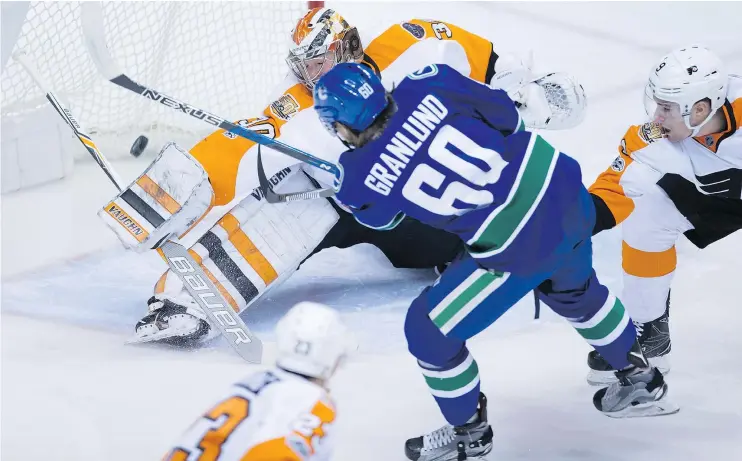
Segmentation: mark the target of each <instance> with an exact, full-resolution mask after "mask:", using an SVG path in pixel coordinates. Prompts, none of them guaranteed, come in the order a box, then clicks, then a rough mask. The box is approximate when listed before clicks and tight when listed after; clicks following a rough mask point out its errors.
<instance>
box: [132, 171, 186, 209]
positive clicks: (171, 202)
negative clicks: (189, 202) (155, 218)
mask: <svg viewBox="0 0 742 461" xmlns="http://www.w3.org/2000/svg"><path fill="white" fill-rule="evenodd" d="M137 184H139V187H141V188H142V189H144V191H145V192H146V193H148V194H149V195H151V196H152V198H154V199H155V200H157V203H159V204H160V205H162V207H163V208H165V209H166V210H167V211H168V212H169V213H170V214H175V213H177V212H178V210H180V204H179V203H178V202H176V201H175V199H174V198H172V197H171V196H170V194H168V193H167V192H165V190H164V189H163V188H161V187H160V185H159V184H157V183H156V182H154V181H153V180H152V178H150V177H149V176H147V175H146V174H145V175H142V177H141V178H139V179H137Z"/></svg>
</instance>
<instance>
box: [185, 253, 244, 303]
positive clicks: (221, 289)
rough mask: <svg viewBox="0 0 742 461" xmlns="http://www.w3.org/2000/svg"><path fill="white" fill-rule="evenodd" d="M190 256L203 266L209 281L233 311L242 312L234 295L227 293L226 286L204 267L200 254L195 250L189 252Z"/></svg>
mask: <svg viewBox="0 0 742 461" xmlns="http://www.w3.org/2000/svg"><path fill="white" fill-rule="evenodd" d="M188 254H190V255H191V256H193V259H195V260H196V262H197V263H198V264H199V265H201V269H203V270H204V273H205V274H206V276H207V277H208V278H209V280H211V282H212V283H213V284H214V286H215V287H216V289H217V290H219V293H221V294H222V296H224V299H226V300H227V302H228V303H229V305H230V306H232V309H234V311H235V312H239V311H240V307H239V306H238V305H237V301H235V300H234V298H233V297H232V295H230V294H229V292H228V291H227V289H226V288H224V285H222V283H221V282H220V281H219V280H217V279H216V277H214V274H212V273H211V271H210V270H209V269H207V268H206V266H204V265H203V264H201V261H202V259H201V256H200V255H199V254H198V253H196V252H195V251H193V250H188Z"/></svg>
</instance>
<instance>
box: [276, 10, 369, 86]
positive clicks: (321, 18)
mask: <svg viewBox="0 0 742 461" xmlns="http://www.w3.org/2000/svg"><path fill="white" fill-rule="evenodd" d="M361 58H363V45H362V44H361V38H360V36H359V35H358V30H357V29H356V28H355V27H350V25H349V24H348V22H347V21H346V20H345V19H343V17H342V16H340V15H339V14H338V13H336V12H335V11H334V10H331V9H329V8H314V9H312V10H310V11H309V12H308V13H307V14H305V15H304V16H303V17H302V18H301V19H300V20H299V22H298V23H297V24H296V27H294V29H293V30H292V31H291V43H290V48H289V55H288V57H287V58H286V63H287V64H288V66H289V69H291V72H292V73H293V74H294V75H295V76H296V78H298V79H299V80H300V81H301V82H302V83H304V84H305V85H306V86H307V88H309V89H310V90H311V89H312V88H313V87H314V84H315V83H317V80H319V78H320V77H321V76H323V75H324V74H326V73H327V72H328V71H329V70H330V69H332V68H333V66H335V64H337V63H341V62H355V61H359V60H360V59H361Z"/></svg>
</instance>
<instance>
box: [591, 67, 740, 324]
mask: <svg viewBox="0 0 742 461" xmlns="http://www.w3.org/2000/svg"><path fill="white" fill-rule="evenodd" d="M719 110H720V111H721V113H722V115H723V116H724V119H725V121H726V128H725V129H724V130H723V131H721V132H719V133H714V134H710V135H706V136H697V137H692V138H688V139H685V140H683V141H681V142H677V143H673V142H670V141H668V140H667V139H665V138H663V137H662V133H661V130H660V128H659V127H658V126H657V125H655V124H651V123H647V124H644V125H637V126H632V127H630V128H629V130H628V131H627V132H626V135H625V136H624V138H623V139H622V140H621V144H620V145H619V148H618V151H619V155H618V157H616V159H615V160H614V161H613V164H612V165H611V166H610V167H609V168H608V169H607V170H606V171H605V172H603V173H602V174H601V175H600V176H599V177H598V179H597V180H596V181H595V183H594V184H593V185H592V186H591V187H590V189H589V190H590V192H591V193H592V194H593V196H594V197H595V198H594V201H595V204H596V215H597V225H596V227H597V228H598V229H605V228H609V227H613V226H615V225H617V224H619V223H622V224H623V226H622V237H623V242H622V249H621V260H622V268H623V286H624V290H623V294H622V296H621V299H622V301H623V303H624V305H625V306H626V307H627V309H628V311H629V312H630V313H631V316H632V318H634V320H637V321H639V322H648V321H651V320H654V319H657V318H659V317H660V316H662V315H663V313H664V312H665V310H666V309H667V308H668V306H669V302H670V292H669V290H670V284H671V282H672V279H673V276H674V273H675V269H676V267H677V250H676V247H675V244H676V242H677V240H678V238H679V237H680V236H681V235H685V236H686V237H687V238H688V239H689V240H690V241H691V242H692V243H693V244H695V245H696V246H698V247H699V248H704V247H706V246H707V245H710V244H711V243H713V242H715V241H717V240H719V239H722V238H724V237H725V236H727V235H729V234H731V233H732V232H736V231H737V230H739V229H741V228H742V130H741V129H740V128H742V78H740V77H731V78H730V81H729V91H728V96H727V101H726V103H725V104H724V106H722V107H721V108H720V109H719Z"/></svg>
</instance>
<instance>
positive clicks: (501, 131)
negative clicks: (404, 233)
mask: <svg viewBox="0 0 742 461" xmlns="http://www.w3.org/2000/svg"><path fill="white" fill-rule="evenodd" d="M393 96H394V99H395V101H396V103H397V106H398V110H397V112H396V113H395V114H394V115H393V116H392V118H391V119H390V121H389V124H388V125H387V128H386V130H385V131H384V133H383V134H382V135H381V136H380V137H379V138H377V139H376V140H374V141H372V142H370V143H368V144H366V145H364V146H363V147H361V148H358V149H354V150H349V151H346V152H344V153H343V154H342V155H341V156H340V161H339V163H340V166H341V168H342V171H343V178H342V182H341V184H340V188H339V190H338V192H337V194H336V198H337V199H338V200H339V201H340V202H341V203H343V204H345V205H346V206H348V207H349V208H350V209H351V210H352V211H353V214H354V215H355V217H356V219H357V220H358V221H359V222H361V223H362V224H364V225H366V226H368V227H371V228H375V229H391V228H393V227H394V226H395V225H396V224H397V223H398V222H399V221H401V219H402V218H403V217H404V216H405V215H407V216H410V217H412V218H415V219H417V220H419V221H421V222H423V223H426V224H429V225H431V226H433V227H437V228H440V229H444V230H446V231H449V232H453V233H455V234H457V235H459V236H460V237H461V239H462V240H464V241H465V242H466V245H467V248H468V250H469V252H470V253H471V254H472V255H473V256H474V257H475V258H478V259H480V261H481V262H482V263H483V264H484V265H486V266H487V267H491V268H495V269H498V270H505V271H510V272H519V271H524V272H527V271H529V267H532V266H533V263H534V261H536V260H544V259H549V258H552V259H553V258H554V257H555V256H558V254H559V253H561V252H564V254H567V252H568V251H569V250H571V247H572V246H574V244H575V241H574V238H568V237H573V236H574V235H575V234H579V235H584V234H586V236H587V237H589V236H590V229H592V225H593V221H594V211H593V210H592V204H590V207H589V210H587V209H586V207H585V206H583V207H581V208H580V207H578V209H577V210H576V209H575V204H576V203H577V202H583V205H585V204H584V197H589V196H588V195H587V193H586V192H585V189H584V186H583V185H582V178H581V172H580V168H579V165H578V164H577V162H576V161H575V160H574V159H572V158H570V157H568V156H566V155H564V154H561V153H560V152H559V151H557V150H556V149H555V148H554V147H552V146H551V145H550V144H549V143H548V142H547V141H545V140H544V139H543V138H542V137H540V136H538V135H536V134H532V133H530V132H527V131H522V122H521V119H520V115H519V114H518V111H517V110H516V108H515V105H514V103H513V101H512V100H511V99H510V98H509V97H508V96H507V94H506V93H505V92H504V91H502V90H493V89H491V88H490V87H488V86H486V85H483V84H480V83H478V82H475V81H473V80H470V79H469V78H467V77H465V76H463V75H461V74H459V73H458V72H457V71H455V70H454V69H452V68H450V67H448V66H446V65H441V64H439V65H431V66H428V67H425V68H423V69H421V70H419V71H417V72H415V73H414V74H411V75H409V76H408V77H407V78H406V79H404V80H403V81H402V82H401V83H400V84H399V86H398V87H397V88H396V89H395V90H394V93H393ZM581 193H582V194H583V195H580V194H581ZM580 238H582V237H580Z"/></svg>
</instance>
